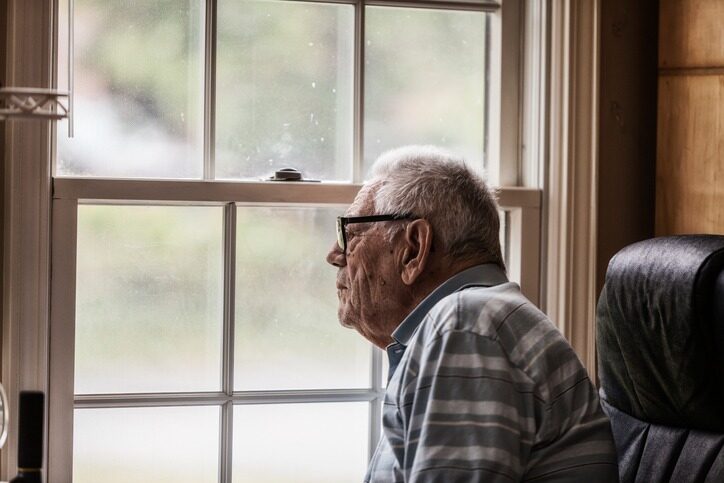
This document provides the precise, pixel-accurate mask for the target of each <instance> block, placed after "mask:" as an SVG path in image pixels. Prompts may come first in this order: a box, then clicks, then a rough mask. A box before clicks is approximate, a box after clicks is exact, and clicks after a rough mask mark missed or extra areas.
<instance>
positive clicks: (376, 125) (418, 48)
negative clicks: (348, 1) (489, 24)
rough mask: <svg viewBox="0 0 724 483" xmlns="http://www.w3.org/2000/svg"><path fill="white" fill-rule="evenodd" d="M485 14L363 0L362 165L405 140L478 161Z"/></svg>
mask: <svg viewBox="0 0 724 483" xmlns="http://www.w3.org/2000/svg"><path fill="white" fill-rule="evenodd" d="M486 15H488V14H486V13H482V12H453V11H442V10H428V9H410V8H390V7H367V8H366V17H365V21H366V32H365V38H366V45H365V126H364V136H365V139H364V149H365V151H364V166H363V169H364V172H365V173H367V174H369V168H370V166H371V165H372V162H374V160H375V159H376V158H377V156H379V155H380V154H381V153H382V152H384V151H386V150H388V149H391V148H395V147H398V146H400V145H404V144H435V145H438V146H444V147H446V148H448V149H451V150H453V151H454V152H456V153H459V154H461V155H463V156H465V157H466V159H468V161H470V162H473V163H476V164H477V165H478V166H482V165H483V162H484V159H485V158H484V153H485V149H486V146H485V142H484V141H485V130H486V129H485V110H486V107H487V106H486V95H485V92H486V88H485V84H486V77H487V71H486V61H485V57H486V54H485V51H486V46H485V36H486V35H485V21H486ZM411 73H414V74H411Z"/></svg>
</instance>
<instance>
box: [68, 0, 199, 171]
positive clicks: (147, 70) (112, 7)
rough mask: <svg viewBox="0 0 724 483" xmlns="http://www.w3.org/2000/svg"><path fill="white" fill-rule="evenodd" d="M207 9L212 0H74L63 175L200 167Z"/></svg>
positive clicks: (189, 169) (187, 169)
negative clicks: (70, 121) (71, 97)
mask: <svg viewBox="0 0 724 483" xmlns="http://www.w3.org/2000/svg"><path fill="white" fill-rule="evenodd" d="M67 1H68V0H63V2H62V3H66V5H67ZM59 12H61V13H62V14H63V15H65V12H67V7H66V6H63V5H61V6H60V9H59ZM203 12H204V1H203V0H154V1H148V0H75V74H74V75H75V103H74V106H73V118H74V126H75V136H74V137H73V138H72V139H69V138H68V136H67V135H68V127H67V122H66V121H64V122H61V123H60V124H59V125H58V160H57V173H58V175H61V176H103V177H169V178H193V177H201V175H202V170H203V160H202V154H201V153H202V146H203V132H204V130H203V74H204V61H203V59H204V53H203V38H204V32H203V24H204V13H203ZM59 25H61V26H63V25H67V23H65V22H64V19H61V21H60V22H59ZM66 35H67V33H66V32H64V33H63V35H62V36H61V39H60V42H61V44H60V45H62V46H64V45H67V37H66ZM63 37H65V38H63ZM65 50H66V49H65V48H64V47H61V48H60V49H59V51H60V52H61V53H63V54H65ZM58 65H59V67H60V71H61V72H60V75H59V78H60V79H61V85H65V84H66V81H65V79H66V76H67V74H66V72H65V69H66V65H67V60H66V59H64V58H61V59H60V61H59V63H58Z"/></svg>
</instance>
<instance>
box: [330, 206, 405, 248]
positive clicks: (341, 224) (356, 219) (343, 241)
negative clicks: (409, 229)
mask: <svg viewBox="0 0 724 483" xmlns="http://www.w3.org/2000/svg"><path fill="white" fill-rule="evenodd" d="M414 219H415V217H414V216H412V215H410V214H405V215H370V216H338V217H337V244H338V245H339V248H341V249H342V252H344V253H347V230H346V227H347V225H351V224H353V223H375V222H378V221H395V220H414Z"/></svg>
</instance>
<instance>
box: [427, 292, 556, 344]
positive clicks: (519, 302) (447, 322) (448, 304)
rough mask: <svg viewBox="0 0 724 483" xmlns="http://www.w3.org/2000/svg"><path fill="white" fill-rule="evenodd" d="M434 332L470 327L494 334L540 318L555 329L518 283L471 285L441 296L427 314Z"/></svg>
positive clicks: (466, 329)
mask: <svg viewBox="0 0 724 483" xmlns="http://www.w3.org/2000/svg"><path fill="white" fill-rule="evenodd" d="M427 318H428V319H429V320H428V321H427V325H428V326H431V327H430V328H432V329H433V330H434V331H435V332H438V333H441V332H445V331H449V330H456V331H469V332H471V333H475V334H478V335H482V336H487V337H493V338H497V337H499V336H500V334H501V332H505V331H508V330H511V329H512V330H527V329H528V328H529V327H532V326H534V325H537V324H538V323H539V322H541V321H546V322H547V324H546V325H547V328H549V329H553V330H555V327H554V326H553V325H552V324H551V323H550V321H548V318H547V317H546V315H545V314H544V313H543V312H541V311H540V310H539V309H538V308H537V307H536V306H535V305H533V303H531V302H530V301H529V300H528V299H527V298H526V297H525V296H524V295H523V294H522V293H521V292H520V288H519V287H518V285H517V284H515V283H512V282H508V283H503V284H500V285H495V286H492V287H484V286H471V287H467V288H464V289H463V290H459V291H457V292H455V293H453V294H450V295H448V296H447V297H445V298H443V299H441V300H440V301H439V302H438V303H437V304H436V305H435V306H434V307H433V308H432V309H431V310H430V312H429V313H428V314H427Z"/></svg>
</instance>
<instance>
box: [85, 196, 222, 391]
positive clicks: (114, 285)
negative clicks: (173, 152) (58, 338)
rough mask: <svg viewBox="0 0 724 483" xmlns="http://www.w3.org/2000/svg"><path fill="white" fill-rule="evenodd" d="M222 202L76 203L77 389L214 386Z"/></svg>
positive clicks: (219, 312) (218, 345)
mask: <svg viewBox="0 0 724 483" xmlns="http://www.w3.org/2000/svg"><path fill="white" fill-rule="evenodd" d="M222 219H223V215H222V209H221V208H220V207H186V206H184V207H181V206H92V205H83V206H80V207H79V208H78V269H77V270H78V272H77V290H76V299H77V300H76V346H75V390H76V393H81V394H83V393H109V392H146V391H153V392H163V391H201V390H218V389H219V387H220V380H221V320H222V305H223V299H222V296H223V291H222V283H223V270H222Z"/></svg>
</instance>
